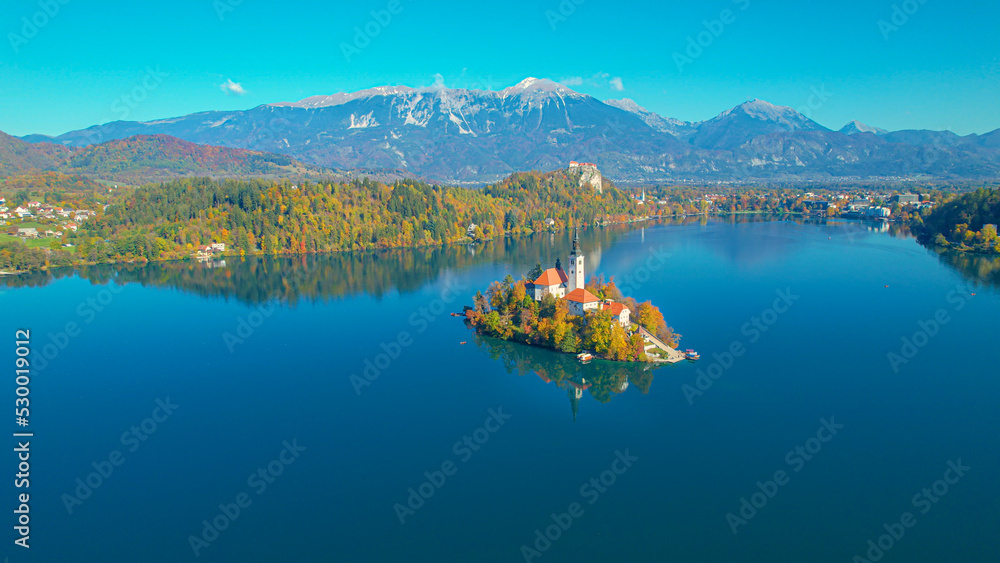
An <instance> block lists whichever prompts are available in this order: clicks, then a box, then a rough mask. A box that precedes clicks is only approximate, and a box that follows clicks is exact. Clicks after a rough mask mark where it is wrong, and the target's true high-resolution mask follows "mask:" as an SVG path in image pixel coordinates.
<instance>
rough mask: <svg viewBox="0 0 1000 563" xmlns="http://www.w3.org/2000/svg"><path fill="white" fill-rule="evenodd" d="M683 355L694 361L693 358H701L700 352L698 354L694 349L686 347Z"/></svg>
mask: <svg viewBox="0 0 1000 563" xmlns="http://www.w3.org/2000/svg"><path fill="white" fill-rule="evenodd" d="M684 357H685V358H687V359H689V360H692V361H694V360H700V359H701V354H699V353H698V352H695V351H694V350H692V349H690V348H688V349H687V350H684Z"/></svg>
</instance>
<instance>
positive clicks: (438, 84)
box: [431, 73, 445, 90]
mask: <svg viewBox="0 0 1000 563" xmlns="http://www.w3.org/2000/svg"><path fill="white" fill-rule="evenodd" d="M431 88H432V89H434V90H443V89H444V88H445V85H444V76H443V75H442V74H441V73H438V74H435V75H434V84H432V85H431Z"/></svg>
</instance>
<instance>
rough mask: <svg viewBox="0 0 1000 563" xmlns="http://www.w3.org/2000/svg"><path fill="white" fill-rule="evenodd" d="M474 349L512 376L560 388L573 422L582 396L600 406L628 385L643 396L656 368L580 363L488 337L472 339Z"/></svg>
mask: <svg viewBox="0 0 1000 563" xmlns="http://www.w3.org/2000/svg"><path fill="white" fill-rule="evenodd" d="M473 339H474V341H475V343H476V345H477V346H479V347H480V348H482V349H483V350H485V351H486V353H487V355H488V356H489V357H490V359H492V360H493V361H497V362H500V364H501V365H502V366H503V368H504V370H505V371H506V372H507V373H509V374H511V375H518V376H526V375H532V374H533V375H536V376H538V377H539V378H540V379H542V381H544V382H546V383H550V384H553V385H554V386H555V387H556V388H559V389H562V390H564V391H565V392H566V394H567V396H568V397H569V401H570V406H571V407H572V411H573V418H574V420H575V419H576V413H577V409H578V408H579V401H580V399H581V398H582V397H583V394H584V393H589V394H590V396H591V397H593V398H594V399H596V400H597V401H598V402H600V403H607V402H609V401H611V399H612V398H613V397H614V396H615V395H617V394H619V393H623V392H625V390H626V389H627V388H628V387H629V386H635V387H636V388H638V389H639V391H640V392H641V393H643V394H647V393H649V388H650V386H652V384H653V372H654V371H655V370H656V366H654V365H650V364H631V363H623V362H605V361H600V360H595V361H593V362H590V363H587V364H582V363H580V362H579V361H578V360H577V359H576V357H575V356H573V355H570V354H562V353H559V352H555V351H552V350H548V349H545V348H538V347H534V346H528V345H526V344H518V343H515V342H508V341H506V340H499V339H496V338H490V337H488V336H480V335H478V334H476V335H474V336H473Z"/></svg>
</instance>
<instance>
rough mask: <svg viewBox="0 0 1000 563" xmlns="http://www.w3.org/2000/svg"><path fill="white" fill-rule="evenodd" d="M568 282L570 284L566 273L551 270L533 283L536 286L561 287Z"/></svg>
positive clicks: (546, 271)
mask: <svg viewBox="0 0 1000 563" xmlns="http://www.w3.org/2000/svg"><path fill="white" fill-rule="evenodd" d="M567 282H569V278H568V277H567V276H566V272H564V271H562V270H559V269H556V268H549V269H548V270H545V271H544V272H542V275H540V276H538V279H537V280H535V281H534V282H533V283H534V284H535V285H541V286H545V287H551V286H553V285H559V284H563V283H567Z"/></svg>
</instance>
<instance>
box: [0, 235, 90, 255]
mask: <svg viewBox="0 0 1000 563" xmlns="http://www.w3.org/2000/svg"><path fill="white" fill-rule="evenodd" d="M58 240H59V239H57V238H29V239H25V238H21V237H16V236H12V235H8V234H5V233H0V242H10V241H18V242H21V243H24V244H27V245H28V248H49V245H50V244H52V241H58ZM63 250H69V251H72V252H76V247H75V246H74V247H71V248H64V249H63Z"/></svg>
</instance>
